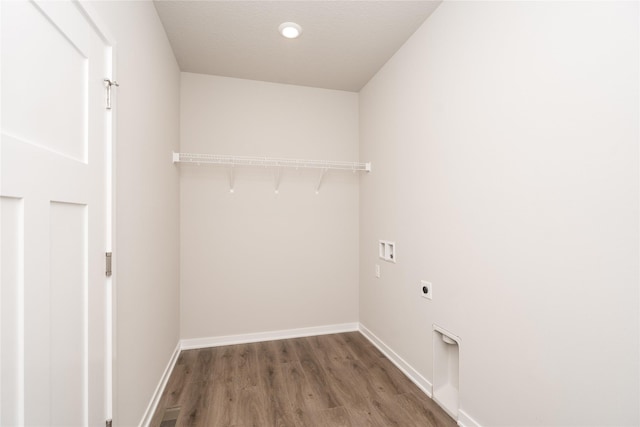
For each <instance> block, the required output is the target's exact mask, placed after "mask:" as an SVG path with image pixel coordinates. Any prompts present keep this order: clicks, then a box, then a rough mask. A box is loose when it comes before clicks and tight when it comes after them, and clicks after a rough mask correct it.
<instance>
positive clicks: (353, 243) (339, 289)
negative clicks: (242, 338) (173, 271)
mask: <svg viewBox="0 0 640 427" xmlns="http://www.w3.org/2000/svg"><path fill="white" fill-rule="evenodd" d="M181 81H182V84H181V110H180V111H181V132H180V133H181V138H180V149H181V151H182V152H192V153H209V154H229V155H240V156H271V157H283V158H301V159H321V160H357V157H358V95H357V94H356V93H352V92H341V91H332V90H326V89H315V88H308V87H301V86H292V85H282V84H274V83H265V82H257V81H251V80H241V79H232V78H225V77H215V76H206V75H200V74H191V73H182V80H181ZM177 167H179V168H180V192H181V194H180V208H181V217H180V257H181V307H182V310H181V336H182V338H184V339H191V338H208V337H220V336H226V335H238V334H246V333H256V332H268V331H281V330H288V329H295V328H305V327H316V326H324V325H334V324H343V323H349V322H356V321H357V319H358V176H357V175H354V174H353V173H352V172H346V173H345V172H332V171H329V172H328V173H327V174H326V176H325V178H324V180H323V182H322V186H321V188H320V192H319V194H315V189H316V185H317V182H318V178H319V172H318V171H317V170H295V169H293V170H291V169H287V170H282V175H281V177H280V186H279V194H275V182H276V178H275V176H274V173H275V170H273V169H264V168H262V169H261V168H249V167H244V168H243V167H237V168H235V171H234V178H233V180H234V190H235V192H234V193H233V194H231V193H230V192H229V189H230V184H229V182H230V181H229V174H228V172H229V170H228V168H225V167H220V166H218V167H216V166H200V167H198V166H195V165H180V166H177Z"/></svg>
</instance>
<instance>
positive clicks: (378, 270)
mask: <svg viewBox="0 0 640 427" xmlns="http://www.w3.org/2000/svg"><path fill="white" fill-rule="evenodd" d="M376 277H377V278H378V279H379V278H380V264H376Z"/></svg>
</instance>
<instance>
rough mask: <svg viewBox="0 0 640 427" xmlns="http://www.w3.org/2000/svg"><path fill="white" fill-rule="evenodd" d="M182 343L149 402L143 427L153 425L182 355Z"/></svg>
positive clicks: (141, 421)
mask: <svg viewBox="0 0 640 427" xmlns="http://www.w3.org/2000/svg"><path fill="white" fill-rule="evenodd" d="M180 350H181V347H180V341H178V343H177V344H176V348H175V349H174V350H173V354H172V355H171V359H169V363H168V364H167V367H166V368H165V370H164V373H163V374H162V377H160V382H159V383H158V386H157V387H156V389H155V391H154V392H153V395H152V396H151V401H150V402H149V406H147V410H146V411H144V415H143V416H142V419H141V420H140V424H139V425H140V426H141V427H148V426H149V423H151V418H153V414H155V412H156V409H157V408H158V403H159V402H160V398H161V397H162V393H164V389H165V387H166V386H167V382H168V381H169V377H170V376H171V373H172V372H173V367H174V366H175V364H176V362H177V361H178V356H179V355H180Z"/></svg>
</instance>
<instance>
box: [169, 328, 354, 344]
mask: <svg viewBox="0 0 640 427" xmlns="http://www.w3.org/2000/svg"><path fill="white" fill-rule="evenodd" d="M357 330H358V324H357V323H342V324H338V325H326V326H313V327H310V328H298V329H286V330H282V331H269V332H257V333H254V334H241V335H225V336H221V337H208V338H189V339H184V340H182V341H181V349H182V350H191V349H196V348H205V347H220V346H223V345H233V344H245V343H251V342H261V341H275V340H282V339H287V338H300V337H310V336H315V335H327V334H339V333H341V332H353V331H357Z"/></svg>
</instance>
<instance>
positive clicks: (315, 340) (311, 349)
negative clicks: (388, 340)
mask: <svg viewBox="0 0 640 427" xmlns="http://www.w3.org/2000/svg"><path fill="white" fill-rule="evenodd" d="M175 407H179V409H180V411H179V412H178V416H177V420H176V421H171V422H167V421H165V422H164V423H163V422H162V419H163V416H164V414H165V411H166V410H167V409H171V408H175ZM169 418H173V419H176V417H175V416H174V417H169ZM161 424H162V425H163V426H169V425H176V426H225V427H226V426H234V427H253V426H259V427H279V426H286V427H289V426H292V427H297V426H318V427H328V426H352V427H364V426H380V427H387V426H402V427H411V426H421V427H422V426H424V427H430V426H434V427H435V426H455V425H456V423H455V421H454V420H453V419H452V418H451V417H449V416H448V415H447V414H446V413H445V412H444V411H443V410H442V409H441V408H440V407H439V406H438V405H436V404H435V403H434V402H433V401H432V400H431V399H429V398H428V397H427V396H426V395H425V394H424V393H422V391H420V390H419V389H418V388H417V387H416V386H415V385H414V384H413V383H412V382H411V381H409V379H407V378H406V377H405V376H404V375H403V374H402V372H400V371H399V370H398V368H396V367H395V366H394V365H393V364H392V363H391V362H390V361H389V360H388V359H387V358H386V357H385V356H384V355H383V354H382V353H381V352H380V351H378V349H376V348H375V347H374V346H373V345H372V344H371V343H370V342H369V341H368V340H367V339H366V338H365V337H364V336H362V335H361V334H360V333H359V332H350V333H344V334H335V335H322V336H317V337H308V338H296V339H288V340H279V341H269V342H261V343H252V344H239V345H232V346H225V347H214V348H204V349H199V350H187V351H183V352H182V353H181V354H180V356H179V358H178V361H177V363H176V366H175V368H174V370H173V373H172V374H171V378H170V379H169V382H168V383H167V387H166V389H165V391H164V394H163V396H162V398H161V400H160V403H159V405H158V410H157V411H156V414H155V415H154V418H153V420H152V422H151V427H158V426H160V425H161Z"/></svg>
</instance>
